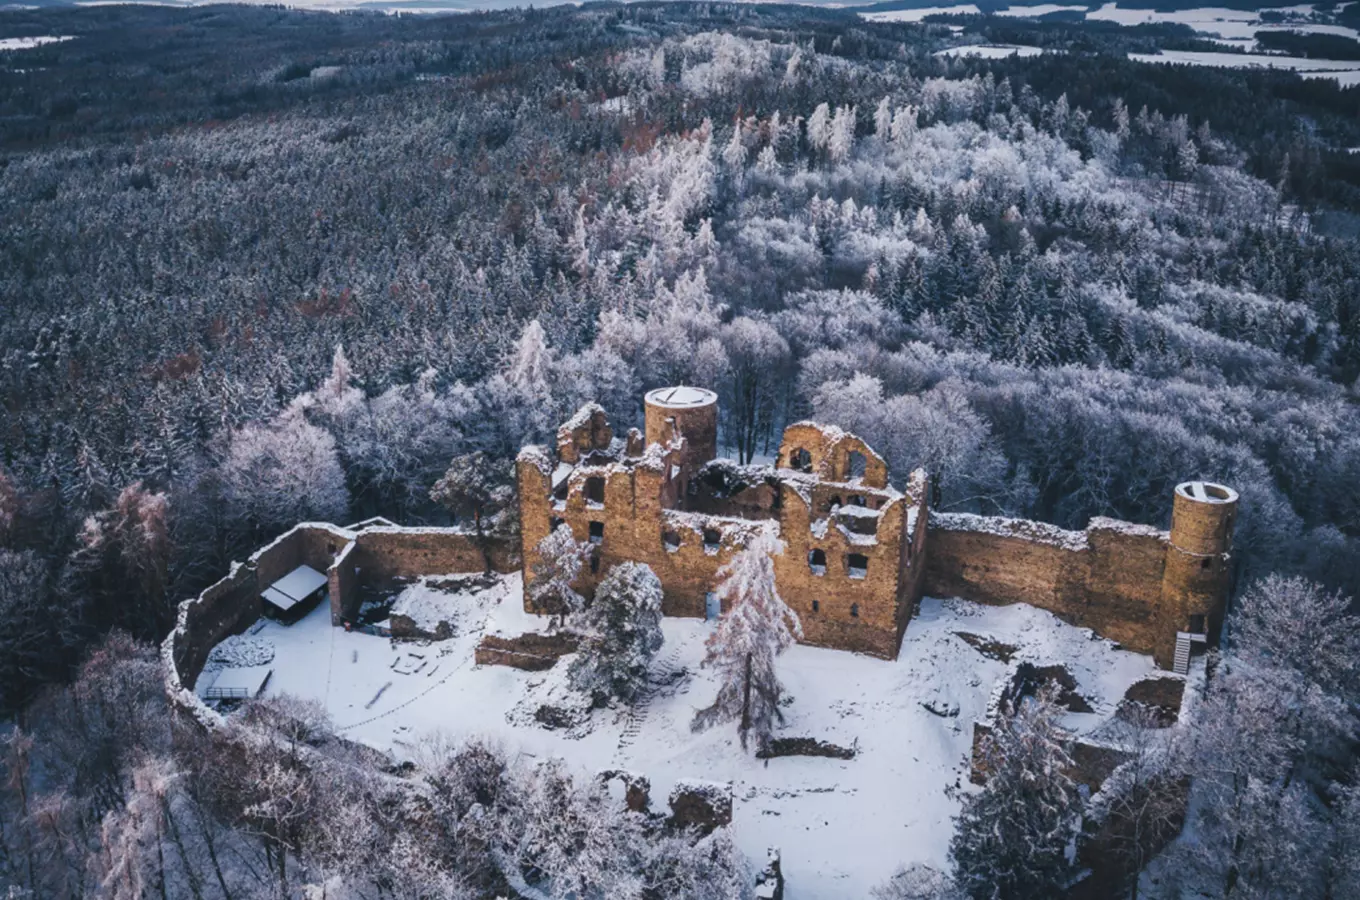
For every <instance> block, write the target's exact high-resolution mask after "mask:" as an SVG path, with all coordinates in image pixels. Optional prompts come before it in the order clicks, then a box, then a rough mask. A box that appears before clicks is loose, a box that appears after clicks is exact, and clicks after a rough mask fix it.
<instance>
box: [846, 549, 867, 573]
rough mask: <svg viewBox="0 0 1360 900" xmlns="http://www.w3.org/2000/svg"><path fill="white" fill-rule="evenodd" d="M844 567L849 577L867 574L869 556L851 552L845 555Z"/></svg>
mask: <svg viewBox="0 0 1360 900" xmlns="http://www.w3.org/2000/svg"><path fill="white" fill-rule="evenodd" d="M845 568H846V571H848V572H849V574H850V577H851V578H864V577H866V576H868V574H869V557H867V556H864V555H862V554H859V553H851V554H849V555H848V556H846V557H845Z"/></svg>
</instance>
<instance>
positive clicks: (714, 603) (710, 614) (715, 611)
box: [704, 591, 722, 622]
mask: <svg viewBox="0 0 1360 900" xmlns="http://www.w3.org/2000/svg"><path fill="white" fill-rule="evenodd" d="M720 615H722V601H721V600H719V599H718V595H717V594H715V593H713V592H712V591H709V592H708V593H707V594H704V619H705V620H707V621H709V622H712V621H714V620H715V619H717V618H718V616H720Z"/></svg>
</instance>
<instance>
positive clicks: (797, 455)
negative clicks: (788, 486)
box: [789, 447, 812, 472]
mask: <svg viewBox="0 0 1360 900" xmlns="http://www.w3.org/2000/svg"><path fill="white" fill-rule="evenodd" d="M789 468H790V469H793V470H795V471H797V472H811V471H812V454H811V453H809V452H807V450H805V449H803V448H802V447H799V448H798V449H797V450H794V451H793V452H792V453H790V454H789Z"/></svg>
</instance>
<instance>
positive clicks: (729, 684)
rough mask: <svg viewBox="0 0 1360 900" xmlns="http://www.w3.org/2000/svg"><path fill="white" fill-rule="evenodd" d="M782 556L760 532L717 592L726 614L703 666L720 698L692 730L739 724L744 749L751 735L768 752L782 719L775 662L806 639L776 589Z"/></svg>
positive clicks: (727, 569)
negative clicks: (776, 562) (713, 676)
mask: <svg viewBox="0 0 1360 900" xmlns="http://www.w3.org/2000/svg"><path fill="white" fill-rule="evenodd" d="M783 552H784V543H783V541H780V540H779V539H778V538H777V537H775V536H774V534H772V533H771V532H770V531H769V530H768V529H762V530H761V531H759V532H758V533H757V534H756V535H755V536H754V537H753V538H752V539H751V541H750V542H749V543H748V544H747V545H746V547H745V548H743V549H742V550H741V551H740V552H739V553H737V555H736V556H734V557H733V558H732V560H731V561H730V562H729V563H727V564H726V565H725V566H723V567H722V568H721V569H719V570H718V585H717V588H716V590H715V592H716V593H717V595H718V598H719V599H720V601H721V602H722V605H723V606H724V607H726V610H727V611H726V612H724V613H723V614H722V616H720V617H719V619H718V627H717V628H715V629H714V631H713V633H712V634H711V635H709V637H708V640H707V641H705V643H704V661H703V665H704V666H705V667H706V668H711V669H714V670H716V672H717V674H718V696H717V698H716V699H715V700H714V701H713V705H712V706H709V707H706V708H704V709H701V710H699V712H698V713H696V714H695V716H694V723H693V727H694V729H695V730H696V731H697V730H702V729H705V728H709V727H711V726H713V725H715V724H717V723H719V722H731V721H735V722H737V733H738V735H739V736H740V738H741V745H742V747H746V746H747V744H748V742H749V739H750V738H751V737H752V736H753V737H754V739H755V745H756V747H757V748H761V747H764V746H765V745H766V744H767V743H768V742H769V739H770V735H771V733H772V732H773V730H774V723H775V721H776V720H777V719H779V720H782V718H783V714H782V713H781V712H780V710H779V698H780V694H781V693H782V692H783V687H782V685H781V684H780V683H779V678H778V675H777V674H776V672H775V658H776V657H778V656H779V654H781V653H783V652H784V651H785V650H787V649H788V648H789V647H790V646H791V645H792V644H793V643H794V641H795V640H797V639H798V638H801V637H802V636H803V626H802V623H800V622H799V621H798V614H797V613H795V612H794V611H793V610H791V609H789V607H788V606H787V605H785V603H784V601H783V599H782V598H781V597H780V596H779V591H778V589H777V588H776V586H775V579H774V557H775V556H777V555H779V554H781V553H783Z"/></svg>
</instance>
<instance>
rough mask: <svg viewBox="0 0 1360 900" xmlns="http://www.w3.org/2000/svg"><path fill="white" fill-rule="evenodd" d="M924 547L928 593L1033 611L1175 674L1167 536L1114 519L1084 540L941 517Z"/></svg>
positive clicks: (1033, 526) (1037, 526)
mask: <svg viewBox="0 0 1360 900" xmlns="http://www.w3.org/2000/svg"><path fill="white" fill-rule="evenodd" d="M935 523H939V524H938V526H937V527H931V528H930V530H929V534H928V537H927V541H928V548H927V553H926V556H927V561H926V572H925V584H924V590H925V592H926V593H927V594H931V595H933V596H939V597H962V598H964V599H966V600H973V601H975V602H979V603H989V604H1010V603H1028V604H1030V605H1031V606H1037V607H1039V608H1040V609H1046V610H1048V611H1050V612H1052V613H1054V614H1055V615H1057V616H1058V617H1059V618H1061V619H1063V620H1064V621H1067V622H1070V623H1072V624H1074V625H1078V626H1082V627H1087V628H1093V629H1095V630H1096V631H1097V632H1098V633H1099V634H1100V635H1101V636H1103V637H1106V638H1109V639H1111V640H1114V641H1118V642H1119V643H1121V644H1123V645H1124V646H1126V647H1128V648H1129V649H1131V650H1135V651H1137V652H1140V653H1151V654H1152V655H1153V656H1154V657H1155V658H1156V660H1157V662H1158V664H1159V665H1162V666H1163V667H1166V666H1169V665H1170V664H1171V659H1172V656H1173V654H1174V652H1175V644H1176V631H1177V630H1178V628H1180V627H1183V626H1181V625H1180V624H1179V622H1177V621H1172V620H1171V619H1169V618H1167V617H1165V616H1163V614H1162V580H1163V571H1164V567H1165V562H1166V557H1167V548H1168V539H1167V535H1166V533H1165V532H1162V531H1158V530H1156V529H1152V528H1145V527H1141V526H1130V525H1127V524H1126V523H1122V522H1115V521H1113V520H1109V519H1093V520H1092V522H1091V525H1090V526H1088V528H1087V529H1086V531H1080V532H1073V531H1064V530H1061V529H1058V528H1054V527H1052V526H1047V525H1043V524H1041V523H1035V522H1024V521H1021V520H998V519H987V518H983V517H979V516H958V515H948V514H944V515H939V514H937V515H936V517H935V521H934V522H933V523H932V524H933V525H934V524H935Z"/></svg>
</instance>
